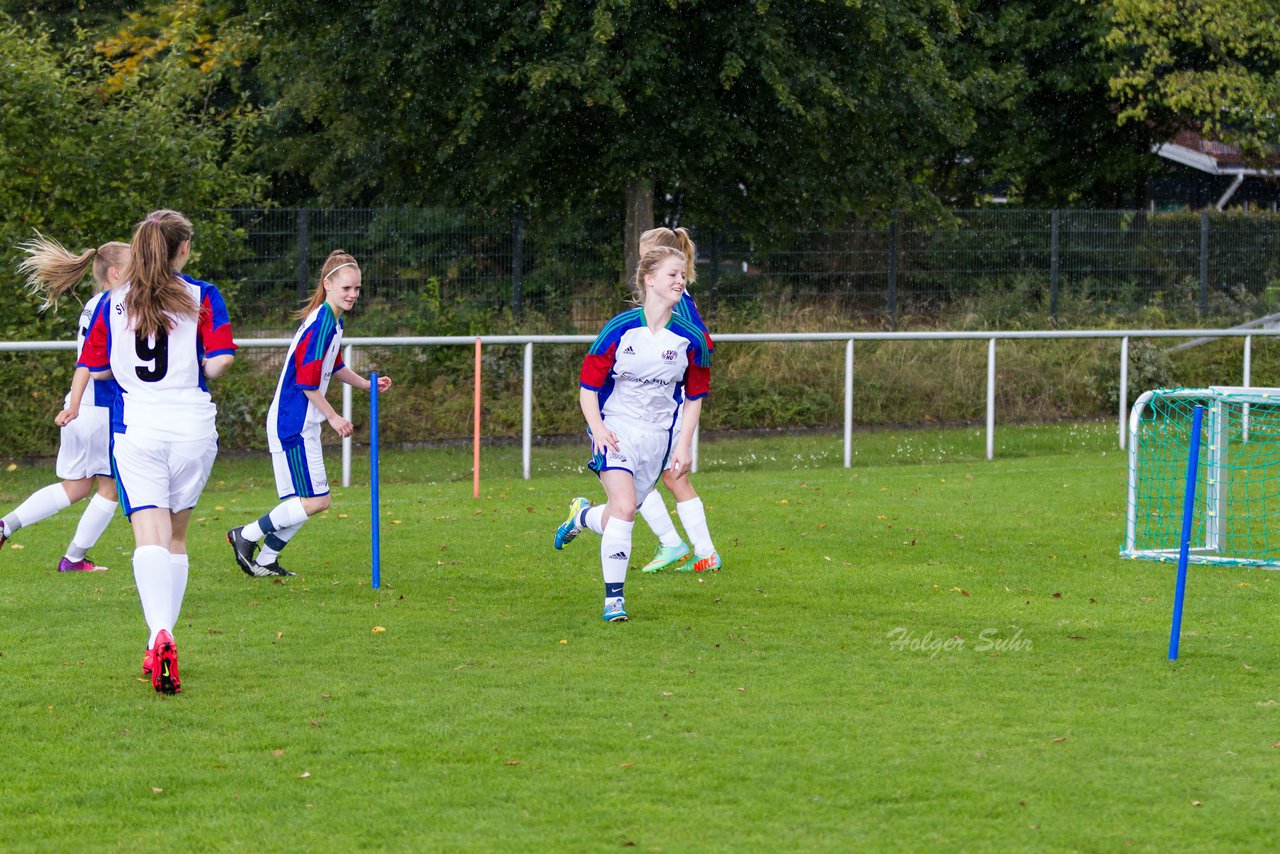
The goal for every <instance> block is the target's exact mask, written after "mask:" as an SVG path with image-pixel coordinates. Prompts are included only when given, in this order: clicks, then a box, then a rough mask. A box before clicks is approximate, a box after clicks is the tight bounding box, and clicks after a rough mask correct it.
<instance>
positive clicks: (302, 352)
mask: <svg viewBox="0 0 1280 854" xmlns="http://www.w3.org/2000/svg"><path fill="white" fill-rule="evenodd" d="M343 367H344V365H343V362H342V318H340V317H337V316H335V315H334V313H333V307H332V306H330V305H329V304H328V303H327V302H325V303H321V304H320V307H319V308H317V309H315V310H314V311H312V312H311V313H310V314H308V315H307V316H306V317H305V318H304V319H303V321H302V324H301V325H300V326H299V327H298V331H297V332H295V333H294V335H293V342H292V343H291V344H290V345H289V353H288V355H286V356H285V359H284V367H282V368H281V369H280V379H279V381H278V382H277V383H276V393H275V396H274V397H273V398H272V399H271V407H270V409H268V410H267V447H268V448H269V449H270V450H271V451H272V452H275V453H279V452H280V451H283V450H284V449H285V448H286V447H288V446H292V445H296V444H298V443H299V441H301V439H300V437H301V435H302V433H303V432H304V431H306V430H307V429H308V428H314V427H316V426H318V425H320V424H322V423H324V420H325V417H324V415H323V414H321V412H320V410H318V409H316V407H315V406H314V405H312V403H311V401H310V400H308V399H307V395H306V392H307V391H308V390H316V391H319V392H320V393H321V394H324V393H325V392H326V391H327V390H328V388H329V380H330V378H331V377H332V376H333V374H334V372H335V371H340V370H342V368H343Z"/></svg>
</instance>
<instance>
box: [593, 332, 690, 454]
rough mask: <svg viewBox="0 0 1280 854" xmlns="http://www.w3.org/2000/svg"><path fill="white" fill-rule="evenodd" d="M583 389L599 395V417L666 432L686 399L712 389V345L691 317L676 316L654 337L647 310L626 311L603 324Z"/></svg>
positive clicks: (594, 346) (594, 345) (594, 344)
mask: <svg viewBox="0 0 1280 854" xmlns="http://www.w3.org/2000/svg"><path fill="white" fill-rule="evenodd" d="M580 382H581V385H582V387H583V388H586V389H590V390H592V391H595V392H598V393H599V396H600V414H601V415H602V416H604V418H605V419H606V420H608V418H609V417H610V416H618V417H622V418H624V419H626V420H628V421H630V422H632V423H635V424H639V425H645V426H652V427H654V428H655V429H662V430H668V429H670V428H671V426H672V424H674V422H675V416H676V410H677V409H678V408H679V406H680V404H681V403H682V402H684V400H686V399H688V400H696V399H698V398H700V397H703V396H704V395H706V394H707V392H708V391H709V390H710V388H711V347H710V343H709V339H708V337H707V335H706V333H705V332H704V331H703V330H702V329H700V328H698V326H696V325H695V324H694V323H693V322H692V321H691V320H690V319H689V318H688V317H684V316H682V315H680V314H678V313H674V312H673V313H672V315H671V320H670V321H669V322H668V323H667V325H666V326H665V327H663V328H662V329H659V330H658V331H657V332H656V333H655V332H651V331H650V330H649V327H648V324H646V323H645V319H644V310H643V309H639V308H637V309H633V310H631V311H626V312H623V313H622V314H619V315H618V316H616V317H614V318H613V319H612V320H610V321H609V322H608V323H606V324H605V326H604V329H602V330H601V331H600V334H599V335H598V336H597V337H596V340H595V342H594V343H593V344H592V345H591V349H590V350H588V352H587V356H586V358H585V359H584V360H583V363H582V375H581V379H580Z"/></svg>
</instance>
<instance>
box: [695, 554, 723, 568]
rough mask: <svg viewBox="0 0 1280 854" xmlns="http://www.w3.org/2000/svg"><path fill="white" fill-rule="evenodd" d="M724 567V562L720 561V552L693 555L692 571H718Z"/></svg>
mask: <svg viewBox="0 0 1280 854" xmlns="http://www.w3.org/2000/svg"><path fill="white" fill-rule="evenodd" d="M723 568H724V564H723V563H721V562H720V552H712V553H711V554H709V555H707V556H706V557H701V556H695V557H694V559H693V571H694V572H719V571H720V570H721V569H723Z"/></svg>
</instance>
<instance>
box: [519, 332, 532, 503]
mask: <svg viewBox="0 0 1280 854" xmlns="http://www.w3.org/2000/svg"><path fill="white" fill-rule="evenodd" d="M520 421H521V425H520V458H521V463H522V465H523V468H524V479H525V480H528V479H529V478H530V476H531V475H532V468H533V465H532V457H533V454H532V450H531V449H532V446H533V342H532V341H530V342H528V343H526V344H525V345H524V384H523V388H522V395H521V401H520Z"/></svg>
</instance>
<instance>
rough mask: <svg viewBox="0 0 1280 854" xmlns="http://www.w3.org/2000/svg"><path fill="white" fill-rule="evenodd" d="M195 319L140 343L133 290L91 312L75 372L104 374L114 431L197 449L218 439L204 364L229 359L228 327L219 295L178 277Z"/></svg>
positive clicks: (174, 322)
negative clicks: (131, 312) (130, 308)
mask: <svg viewBox="0 0 1280 854" xmlns="http://www.w3.org/2000/svg"><path fill="white" fill-rule="evenodd" d="M178 278H179V280H180V281H181V282H182V284H183V286H184V287H186V288H187V289H188V291H189V292H190V294H191V297H192V300H193V301H194V302H195V304H196V305H197V306H198V307H199V310H198V312H197V316H196V317H194V318H191V317H175V318H171V325H170V327H169V328H168V329H167V330H165V331H162V332H161V333H160V334H158V335H148V336H143V335H140V334H138V333H137V332H136V331H135V330H134V329H133V328H132V326H133V324H132V322H131V321H130V319H129V318H128V317H127V316H126V314H125V297H126V295H127V294H128V293H129V288H130V286H129V285H128V284H125V285H122V286H121V287H119V288H117V289H116V290H115V291H113V292H110V293H108V294H104V295H103V297H102V299H101V301H100V302H99V303H98V307H97V308H96V309H95V310H94V313H93V318H92V320H91V321H90V324H89V332H88V335H87V336H86V338H85V343H84V348H83V349H82V350H81V353H80V362H79V366H80V367H85V368H88V369H89V370H91V371H101V370H106V369H107V368H110V369H111V373H112V375H113V377H114V379H115V382H116V384H117V385H118V386H119V389H120V406H118V407H116V409H115V412H114V416H113V421H114V424H113V429H115V431H116V432H117V433H119V432H128V433H129V434H130V435H132V436H134V437H135V438H137V439H144V440H145V439H156V440H159V441H194V440H199V439H205V438H208V437H210V436H214V435H216V434H217V430H216V428H215V425H214V421H215V417H216V415H217V407H216V406H215V405H214V403H213V399H212V398H210V396H209V389H208V387H207V386H206V385H205V379H204V373H203V371H202V370H201V362H202V361H203V360H204V359H205V358H207V357H211V356H220V355H225V354H231V353H234V352H235V350H236V345H235V341H234V340H232V333H231V320H230V317H229V315H228V313H227V305H226V302H224V301H223V299H222V294H221V293H220V292H219V291H218V289H217V288H216V287H214V286H213V285H211V284H209V283H208V282H201V281H199V280H197V279H193V278H191V277H189V276H184V275H179V276H178Z"/></svg>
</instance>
